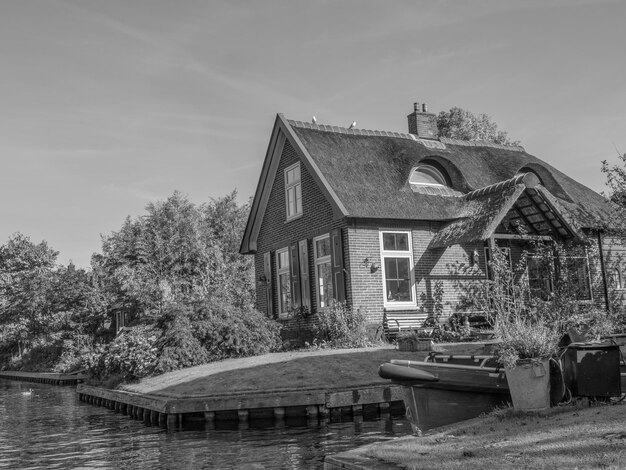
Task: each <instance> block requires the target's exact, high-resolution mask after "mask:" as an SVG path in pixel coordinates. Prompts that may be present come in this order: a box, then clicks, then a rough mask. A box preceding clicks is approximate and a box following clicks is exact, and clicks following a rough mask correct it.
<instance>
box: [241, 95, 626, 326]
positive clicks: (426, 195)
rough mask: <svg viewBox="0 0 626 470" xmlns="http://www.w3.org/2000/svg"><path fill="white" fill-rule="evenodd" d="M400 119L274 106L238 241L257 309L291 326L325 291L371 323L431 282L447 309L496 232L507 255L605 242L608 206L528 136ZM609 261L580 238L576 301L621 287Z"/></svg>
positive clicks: (479, 271)
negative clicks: (541, 245)
mask: <svg viewBox="0 0 626 470" xmlns="http://www.w3.org/2000/svg"><path fill="white" fill-rule="evenodd" d="M408 125H409V133H400V132H386V131H370V130H362V129H353V128H351V129H346V128H341V127H336V126H327V125H318V124H311V123H306V122H298V121H292V120H287V119H285V118H284V117H283V116H282V115H280V114H279V115H278V116H277V118H276V123H275V125H274V129H273V131H272V135H271V139H270V143H269V147H268V150H267V154H266V156H265V161H264V163H263V168H262V171H261V176H260V179H259V184H258V187H257V190H256V193H255V196H254V201H253V204H252V210H251V214H250V218H249V220H248V224H247V226H246V230H245V234H244V238H243V241H242V244H241V250H240V251H241V253H244V254H254V255H255V260H256V262H255V266H256V289H257V306H258V308H259V309H260V310H261V311H263V312H265V313H267V314H268V315H269V316H272V317H275V318H278V319H280V320H283V321H284V322H285V327H286V329H287V330H290V329H291V330H292V331H293V330H295V329H297V328H298V327H300V326H302V322H304V323H306V321H307V320H306V315H294V312H302V311H303V310H304V311H305V312H307V311H308V312H312V313H315V312H316V311H317V310H318V309H320V308H322V307H324V306H326V305H328V303H329V302H330V300H331V299H338V300H342V301H343V300H345V301H346V302H347V303H348V304H349V305H351V306H352V307H353V308H358V309H360V310H361V311H362V312H364V313H365V314H366V316H367V318H368V321H370V322H371V323H377V324H380V322H381V320H382V317H383V313H384V312H385V311H394V312H396V313H406V314H407V315H412V316H415V315H416V314H419V315H421V317H420V318H423V319H424V320H425V319H426V318H427V316H428V315H429V314H430V313H431V311H432V303H433V302H432V299H433V289H434V286H435V284H436V283H438V284H439V286H442V287H443V292H444V294H443V303H444V313H445V314H446V315H449V314H451V313H453V312H455V311H459V310H462V309H463V302H462V296H463V292H462V288H461V287H460V286H461V285H462V284H463V282H465V281H467V280H472V279H484V278H485V277H486V276H488V270H487V259H488V257H489V253H490V249H491V248H492V247H493V246H494V245H495V244H497V245H498V246H500V247H503V246H506V247H508V249H509V253H510V256H511V258H512V261H513V262H514V261H515V259H516V257H519V253H521V251H522V250H523V249H525V248H527V247H528V243H529V242H530V241H535V240H548V239H558V240H583V239H586V240H591V241H592V243H593V244H595V245H596V246H597V244H598V243H600V244H602V243H603V242H605V240H604V239H603V230H604V228H606V226H607V223H609V221H610V220H613V218H614V215H615V207H614V206H612V205H611V204H610V203H608V202H607V201H606V200H605V199H604V198H603V197H602V196H600V195H599V194H597V193H595V192H594V191H592V190H590V189H588V188H587V187H585V186H583V185H582V184H580V183H578V182H576V181H574V180H572V179H571V178H569V177H568V176H566V175H565V174H563V173H562V172H560V171H559V170H557V169H555V168H554V167H552V166H550V165H548V164H547V163H545V162H543V161H542V160H540V159H538V158H536V157H534V156H532V155H529V154H528V153H526V152H525V150H524V149H523V148H522V147H510V146H503V145H497V144H491V143H488V142H467V141H459V140H452V139H447V138H441V139H439V138H438V133H437V126H436V116H435V115H434V114H430V113H428V112H426V108H425V106H424V107H423V108H420V107H419V106H418V105H417V104H416V105H415V110H414V112H413V113H411V114H410V115H409V116H408ZM603 248H604V251H606V249H605V247H603ZM590 251H592V250H590ZM595 252H596V253H598V251H595ZM600 252H602V251H600ZM617 258H619V256H618V257H617ZM614 259H616V258H615V257H614ZM603 264H606V259H605V257H604V258H602V259H600V257H599V256H591V255H590V253H588V252H587V251H585V250H583V251H581V253H580V256H577V257H575V258H571V259H570V260H569V261H568V269H569V271H570V272H569V279H570V282H572V283H575V286H576V292H577V293H578V297H579V299H580V300H581V301H586V302H595V303H597V304H598V305H600V306H602V307H605V306H606V305H607V303H608V301H607V292H609V291H610V290H612V283H617V284H614V285H613V287H619V288H620V289H621V288H622V287H626V285H624V284H625V283H626V281H625V280H624V279H622V276H623V275H626V272H623V271H622V266H621V265H620V263H614V264H612V265H611V267H610V269H609V271H607V268H606V267H605V269H602V265H603ZM548 271H549V270H548ZM550 276H551V274H549V273H548V274H546V270H545V269H542V267H541V266H538V265H534V264H533V262H532V260H531V261H530V262H529V267H528V279H529V283H530V284H531V287H533V288H535V289H539V290H543V291H545V290H549V289H550V286H551V283H552V280H551V279H550ZM438 281H439V282H438ZM302 307H304V309H302ZM303 318H304V320H303Z"/></svg>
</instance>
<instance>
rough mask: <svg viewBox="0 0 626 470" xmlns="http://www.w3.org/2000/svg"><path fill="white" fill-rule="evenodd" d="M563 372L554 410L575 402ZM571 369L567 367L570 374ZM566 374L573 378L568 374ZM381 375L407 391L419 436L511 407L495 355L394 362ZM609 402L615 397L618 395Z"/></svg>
mask: <svg viewBox="0 0 626 470" xmlns="http://www.w3.org/2000/svg"><path fill="white" fill-rule="evenodd" d="M575 346H576V345H575ZM600 346H601V347H604V348H605V349H606V346H602V345H600ZM578 347H579V346H578ZM594 347H595V348H598V345H595V346H594ZM563 366H564V364H563V361H557V360H556V359H555V360H551V361H550V401H551V402H552V404H553V405H556V404H557V403H559V402H560V401H561V400H562V399H564V397H566V396H568V397H571V396H572V390H571V388H573V387H572V384H571V383H570V380H568V377H565V378H564V373H563V372H564V371H563ZM567 367H568V366H567V365H565V369H567ZM565 372H566V374H565V375H566V376H568V373H567V370H566V371H565ZM620 372H621V373H620V380H619V382H621V393H622V394H623V393H625V392H626V364H625V363H624V362H623V361H622V362H621V363H620ZM378 375H380V377H382V378H384V379H389V380H391V381H392V382H393V383H396V384H398V385H401V386H402V389H403V394H404V404H405V407H406V410H407V417H408V419H409V421H410V422H411V425H412V426H413V429H414V431H416V432H417V433H419V432H421V431H425V430H426V429H429V428H431V427H433V426H442V425H445V424H449V423H453V422H456V421H461V420H463V419H469V418H473V417H476V416H479V415H480V414H481V413H484V412H488V411H491V410H493V409H494V408H495V407H498V406H503V405H507V404H508V403H510V401H511V399H510V394H509V385H508V382H507V379H506V373H505V371H504V368H503V367H502V365H501V364H499V363H498V361H497V359H496V358H495V357H494V356H492V355H472V356H470V355H445V354H441V353H431V354H429V355H428V356H427V357H426V358H425V359H424V360H423V361H412V360H400V359H392V360H391V361H390V362H387V363H385V364H382V365H381V366H380V367H379V369H378ZM580 379H581V378H580V377H579V378H578V380H580ZM618 386H619V385H618ZM566 388H567V389H568V390H569V393H567V391H566ZM617 395H619V393H617ZM608 396H616V392H611V393H610V394H609V395H608Z"/></svg>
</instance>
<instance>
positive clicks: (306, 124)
mask: <svg viewBox="0 0 626 470" xmlns="http://www.w3.org/2000/svg"><path fill="white" fill-rule="evenodd" d="M287 122H289V124H291V125H292V126H293V127H303V128H305V129H314V130H318V131H325V132H335V133H339V134H353V135H367V136H375V137H398V138H400V139H409V140H416V141H419V140H422V139H420V138H419V137H418V136H416V135H413V134H405V133H403V132H395V131H378V130H370V129H360V128H356V127H355V128H353V129H348V128H347V127H341V126H331V125H328V124H317V123H312V122H304V121H295V120H293V119H287Z"/></svg>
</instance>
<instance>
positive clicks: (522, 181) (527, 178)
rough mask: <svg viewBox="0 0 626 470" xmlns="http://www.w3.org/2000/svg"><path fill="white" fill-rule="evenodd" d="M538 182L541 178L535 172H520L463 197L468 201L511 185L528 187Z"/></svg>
mask: <svg viewBox="0 0 626 470" xmlns="http://www.w3.org/2000/svg"><path fill="white" fill-rule="evenodd" d="M538 184H539V178H538V177H537V176H536V175H535V174H534V173H520V174H519V175H515V176H514V177H513V178H509V179H508V180H504V181H499V182H498V183H495V184H490V185H489V186H485V187H483V188H478V189H475V190H474V191H470V192H469V193H467V194H465V195H464V196H463V198H464V199H465V200H466V201H471V200H473V199H476V198H479V197H481V196H485V195H487V194H493V193H496V192H499V191H502V190H503V189H506V188H510V187H511V186H517V185H524V186H525V187H527V188H534V187H535V186H537V185H538Z"/></svg>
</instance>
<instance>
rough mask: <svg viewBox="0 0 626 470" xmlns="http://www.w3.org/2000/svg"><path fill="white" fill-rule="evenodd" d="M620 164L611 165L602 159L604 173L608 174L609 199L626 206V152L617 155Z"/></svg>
mask: <svg viewBox="0 0 626 470" xmlns="http://www.w3.org/2000/svg"><path fill="white" fill-rule="evenodd" d="M617 158H618V159H619V160H620V162H621V165H620V164H616V165H609V163H608V162H607V161H606V160H603V161H602V173H604V175H605V176H606V185H607V186H608V187H609V195H608V197H609V199H610V200H611V201H612V202H614V203H615V204H619V205H620V206H622V207H624V208H626V153H625V154H623V155H619V154H618V157H617Z"/></svg>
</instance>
